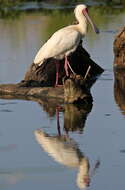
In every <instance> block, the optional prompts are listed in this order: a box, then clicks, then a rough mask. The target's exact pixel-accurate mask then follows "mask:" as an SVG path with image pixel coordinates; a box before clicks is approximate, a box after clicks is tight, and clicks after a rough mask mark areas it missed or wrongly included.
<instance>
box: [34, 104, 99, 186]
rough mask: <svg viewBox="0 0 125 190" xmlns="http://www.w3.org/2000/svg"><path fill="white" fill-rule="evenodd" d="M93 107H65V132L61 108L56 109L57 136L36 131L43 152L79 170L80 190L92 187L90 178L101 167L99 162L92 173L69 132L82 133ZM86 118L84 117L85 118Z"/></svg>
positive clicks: (78, 183)
mask: <svg viewBox="0 0 125 190" xmlns="http://www.w3.org/2000/svg"><path fill="white" fill-rule="evenodd" d="M91 108H92V106H90V105H89V110H84V109H82V110H81V109H80V107H78V106H77V107H76V106H74V105H65V106H64V131H65V134H62V132H61V126H60V122H59V110H60V107H56V115H57V131H58V133H57V135H50V134H48V133H46V132H44V131H43V130H42V129H38V130H36V131H35V132H34V133H35V138H36V140H37V142H38V144H40V145H41V147H42V148H43V150H44V151H45V152H47V153H48V154H49V156H51V157H52V158H54V160H55V161H57V162H59V163H60V164H63V165H65V166H67V167H69V168H78V173H77V178H76V183H77V186H78V187H79V188H80V189H83V188H85V187H88V186H89V185H90V178H91V177H92V175H93V174H94V173H95V170H96V168H97V167H98V166H99V161H98V162H97V163H96V164H95V166H94V168H93V169H92V170H91V171H90V166H89V160H88V158H87V157H86V156H85V155H84V154H83V153H82V152H81V150H80V149H79V147H78V145H77V143H76V142H75V140H74V139H73V138H70V137H69V134H68V132H69V131H76V130H77V131H82V130H83V127H84V124H85V120H86V117H87V114H88V113H89V112H90V110H91ZM83 116H84V117H83Z"/></svg>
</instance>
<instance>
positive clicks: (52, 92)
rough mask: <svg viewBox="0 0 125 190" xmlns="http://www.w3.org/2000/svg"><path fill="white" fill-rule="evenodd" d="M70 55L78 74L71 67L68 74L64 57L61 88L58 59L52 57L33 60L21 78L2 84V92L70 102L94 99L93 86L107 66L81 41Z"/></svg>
mask: <svg viewBox="0 0 125 190" xmlns="http://www.w3.org/2000/svg"><path fill="white" fill-rule="evenodd" d="M68 59H69V61H70V65H71V67H72V69H73V70H74V71H75V73H76V75H74V76H72V73H71V71H69V73H70V75H69V77H68V78H65V71H64V60H61V61H59V62H60V72H59V84H61V85H62V84H64V88H63V85H62V87H58V88H55V87H53V86H54V85H55V80H56V65H55V60H54V59H53V58H50V59H48V60H46V61H45V62H44V63H43V64H42V65H41V66H37V65H35V64H31V66H30V68H29V69H28V71H27V72H26V74H25V76H24V79H23V80H22V81H21V82H19V83H17V84H1V85H0V95H2V96H13V97H15V98H18V97H19V98H21V97H22V98H24V97H25V98H27V97H28V98H29V97H35V98H43V99H46V98H47V99H48V98H51V99H55V100H57V99H58V100H59V101H61V102H67V103H79V102H82V103H83V102H84V101H86V99H87V98H88V99H92V97H91V93H90V88H91V86H92V84H93V83H94V82H95V80H96V77H97V76H98V75H99V74H101V73H102V72H103V71H104V70H103V69H102V68H101V67H100V66H98V65H97V64H96V63H95V62H94V61H93V60H92V59H91V58H90V55H89V54H88V52H87V51H86V50H85V49H83V48H82V45H81V43H80V44H79V46H78V48H77V49H76V51H75V52H74V53H73V54H71V55H70V56H69V57H68ZM88 68H90V69H88ZM87 71H88V72H87ZM64 78H65V79H64ZM69 92H70V93H69ZM71 92H72V93H71Z"/></svg>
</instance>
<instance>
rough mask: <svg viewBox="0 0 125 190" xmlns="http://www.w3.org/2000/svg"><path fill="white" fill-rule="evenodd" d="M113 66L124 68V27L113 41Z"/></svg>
mask: <svg viewBox="0 0 125 190" xmlns="http://www.w3.org/2000/svg"><path fill="white" fill-rule="evenodd" d="M114 55H115V57H114V66H115V67H119V68H122V67H125V27H123V28H122V29H121V30H120V32H119V33H118V34H117V35H116V37H115V40H114Z"/></svg>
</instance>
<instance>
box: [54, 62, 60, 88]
mask: <svg viewBox="0 0 125 190" xmlns="http://www.w3.org/2000/svg"><path fill="white" fill-rule="evenodd" d="M59 67H60V65H59V63H58V62H56V84H55V86H57V85H58V81H59Z"/></svg>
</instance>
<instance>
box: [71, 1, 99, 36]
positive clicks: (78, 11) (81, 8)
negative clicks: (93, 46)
mask: <svg viewBox="0 0 125 190" xmlns="http://www.w3.org/2000/svg"><path fill="white" fill-rule="evenodd" d="M74 13H75V16H76V17H77V16H78V17H79V16H81V15H84V17H85V18H86V20H87V21H88V22H89V23H90V24H91V26H92V28H93V30H94V31H95V32H96V33H97V34H98V33H99V29H98V28H97V26H96V25H95V24H94V23H93V21H92V20H91V18H90V16H89V13H88V8H87V6H86V5H84V4H80V5H77V6H76V8H75V10H74Z"/></svg>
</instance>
